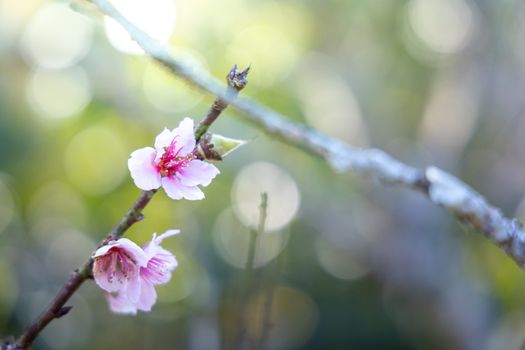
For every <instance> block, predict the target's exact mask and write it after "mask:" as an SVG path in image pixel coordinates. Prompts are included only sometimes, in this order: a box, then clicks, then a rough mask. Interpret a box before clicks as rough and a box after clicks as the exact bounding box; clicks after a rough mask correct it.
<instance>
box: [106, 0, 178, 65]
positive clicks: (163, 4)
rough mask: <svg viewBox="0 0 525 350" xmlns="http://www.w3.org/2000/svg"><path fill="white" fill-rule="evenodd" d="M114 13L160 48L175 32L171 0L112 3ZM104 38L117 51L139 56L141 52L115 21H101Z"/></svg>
mask: <svg viewBox="0 0 525 350" xmlns="http://www.w3.org/2000/svg"><path fill="white" fill-rule="evenodd" d="M111 2H112V3H113V5H114V6H115V7H116V8H117V10H118V11H119V12H120V13H121V14H122V15H123V16H124V17H126V18H127V19H128V20H129V21H131V22H133V23H134V24H135V25H136V26H137V27H139V28H140V29H142V30H143V31H144V32H146V33H147V34H148V35H149V36H150V37H151V38H153V39H155V40H156V41H158V42H159V43H161V44H165V43H167V42H168V40H169V38H170V37H171V35H172V33H173V30H174V29H175V18H176V16H175V4H174V2H173V0H111ZM104 27H105V30H106V36H107V37H108V40H109V42H110V43H111V45H113V47H115V48H116V49H117V50H119V51H122V52H124V53H128V54H134V55H141V54H143V53H144V51H143V50H142V49H141V48H140V47H139V46H138V44H137V43H136V42H135V41H133V40H132V39H131V38H130V36H129V34H128V32H127V31H126V30H124V29H123V28H122V27H121V26H120V24H118V23H117V22H116V21H115V20H114V19H112V18H109V17H106V18H105V20H104Z"/></svg>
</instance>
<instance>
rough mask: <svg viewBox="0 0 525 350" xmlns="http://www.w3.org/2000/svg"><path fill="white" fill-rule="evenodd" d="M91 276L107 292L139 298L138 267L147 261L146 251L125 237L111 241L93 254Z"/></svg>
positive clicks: (130, 298) (131, 298)
mask: <svg viewBox="0 0 525 350" xmlns="http://www.w3.org/2000/svg"><path fill="white" fill-rule="evenodd" d="M93 259H94V262H93V277H94V278H95V282H96V283H97V284H98V285H99V287H100V288H102V289H104V290H105V291H107V292H109V293H116V292H118V293H119V294H122V295H125V296H126V298H128V299H129V300H134V301H136V300H137V299H138V298H139V293H138V291H137V288H138V287H139V286H140V280H139V275H140V267H141V266H145V265H146V264H147V262H148V255H147V254H146V252H145V251H144V250H143V249H142V248H141V247H139V246H138V245H137V244H135V243H134V242H132V241H130V240H129V239H127V238H120V239H119V240H116V241H111V242H109V243H108V244H107V245H105V246H103V247H100V248H99V249H97V251H96V252H95V253H94V254H93Z"/></svg>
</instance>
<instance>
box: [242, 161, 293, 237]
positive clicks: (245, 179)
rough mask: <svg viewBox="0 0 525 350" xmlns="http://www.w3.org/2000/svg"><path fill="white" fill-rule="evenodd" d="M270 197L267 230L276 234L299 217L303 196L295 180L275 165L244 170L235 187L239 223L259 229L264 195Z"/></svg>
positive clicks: (254, 165)
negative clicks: (260, 206) (260, 205)
mask: <svg viewBox="0 0 525 350" xmlns="http://www.w3.org/2000/svg"><path fill="white" fill-rule="evenodd" d="M263 192H266V193H267V194H268V208H267V218H266V230H267V231H276V230H279V229H281V228H283V227H284V226H286V225H288V224H289V223H290V222H291V221H292V219H293V218H294V217H295V216H296V214H297V211H298V210H299V205H300V202H301V196H300V193H299V189H298V188H297V184H296V183H295V181H294V179H293V178H292V177H291V176H290V175H289V174H288V173H286V172H285V171H284V170H283V169H281V168H280V167H278V166H277V165H275V164H272V163H267V162H256V163H252V164H249V165H247V166H245V167H244V168H242V169H241V171H240V172H239V174H238V175H237V177H236V179H235V182H234V184H233V187H232V207H233V210H234V212H235V214H236V215H237V217H238V218H239V220H240V221H241V222H242V223H243V224H244V225H246V226H248V227H251V228H255V227H257V224H258V221H259V211H260V210H259V204H260V201H261V193H263Z"/></svg>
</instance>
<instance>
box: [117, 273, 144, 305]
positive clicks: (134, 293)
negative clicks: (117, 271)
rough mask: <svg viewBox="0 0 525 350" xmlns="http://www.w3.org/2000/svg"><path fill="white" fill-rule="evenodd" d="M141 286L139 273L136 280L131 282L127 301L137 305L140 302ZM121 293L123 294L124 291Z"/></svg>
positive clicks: (133, 279)
mask: <svg viewBox="0 0 525 350" xmlns="http://www.w3.org/2000/svg"><path fill="white" fill-rule="evenodd" d="M141 284H142V279H141V278H140V273H137V275H135V276H134V278H132V279H131V280H130V281H129V283H128V285H127V287H126V291H125V293H126V297H127V299H128V300H129V301H130V302H132V303H136V302H137V301H138V300H139V298H140V293H141ZM120 293H122V291H121V292H120Z"/></svg>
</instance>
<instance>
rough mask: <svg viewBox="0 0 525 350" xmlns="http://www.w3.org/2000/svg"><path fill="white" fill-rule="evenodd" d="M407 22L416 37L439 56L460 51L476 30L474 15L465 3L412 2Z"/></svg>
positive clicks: (454, 0)
mask: <svg viewBox="0 0 525 350" xmlns="http://www.w3.org/2000/svg"><path fill="white" fill-rule="evenodd" d="M408 21H409V24H410V27H411V28H412V30H413V32H414V34H415V36H416V38H417V39H418V40H419V41H420V42H421V43H423V44H424V45H425V46H426V47H427V48H428V49H430V50H432V51H434V52H436V53H440V54H453V53H456V52H458V51H460V50H461V49H462V48H463V47H465V45H466V44H467V43H468V41H469V39H470V37H471V35H472V32H473V29H474V28H473V27H474V14H473V11H472V8H471V6H470V5H469V3H468V2H467V1H465V0H412V1H411V2H410V3H409V5H408Z"/></svg>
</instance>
